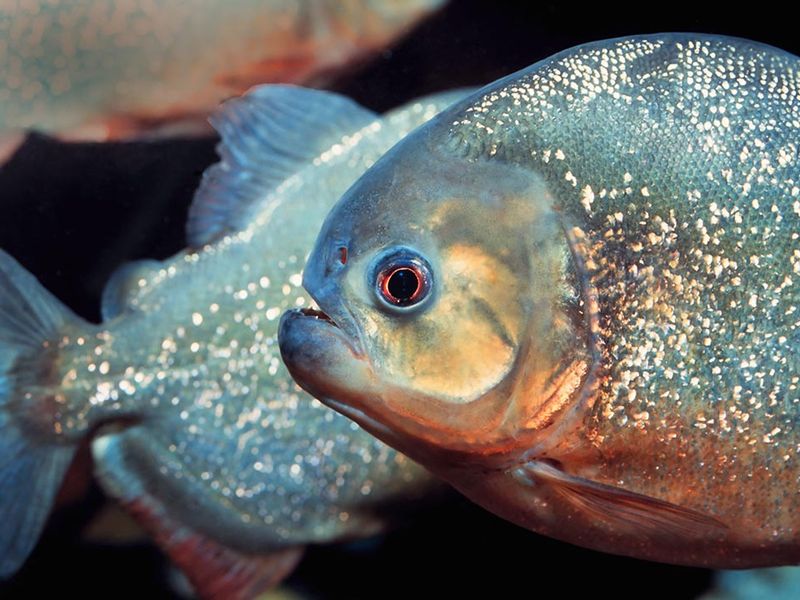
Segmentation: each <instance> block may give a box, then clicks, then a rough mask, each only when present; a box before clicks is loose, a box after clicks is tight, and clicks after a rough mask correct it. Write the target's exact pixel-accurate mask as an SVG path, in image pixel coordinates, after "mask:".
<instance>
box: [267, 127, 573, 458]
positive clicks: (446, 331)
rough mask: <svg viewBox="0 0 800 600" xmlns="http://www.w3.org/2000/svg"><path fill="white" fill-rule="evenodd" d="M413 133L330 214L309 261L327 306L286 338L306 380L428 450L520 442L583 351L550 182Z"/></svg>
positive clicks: (388, 436) (288, 322) (380, 430)
mask: <svg viewBox="0 0 800 600" xmlns="http://www.w3.org/2000/svg"><path fill="white" fill-rule="evenodd" d="M411 138H413V139H411V140H409V139H408V138H407V139H406V140H405V142H404V143H403V144H401V145H400V146H397V147H395V149H393V150H392V151H390V152H389V153H387V155H385V156H384V157H383V158H382V159H381V160H380V161H378V162H377V163H376V164H375V165H374V166H373V168H372V169H370V170H369V171H368V172H367V173H366V174H365V175H364V176H363V177H362V178H361V179H360V180H359V181H358V182H356V184H354V186H353V187H352V188H351V189H350V190H349V191H348V192H347V193H346V194H345V195H344V196H343V197H342V199H341V200H340V201H339V203H338V204H337V205H336V206H335V207H334V209H333V211H332V212H331V213H330V214H329V216H328V218H327V220H326V221H325V223H324V225H323V228H322V231H321V233H320V235H319V238H318V240H317V243H316V247H315V248H314V250H313V252H312V254H311V255H310V257H309V260H308V262H307V265H306V269H305V272H304V286H305V287H306V289H307V291H308V292H309V294H310V295H311V296H312V297H313V298H314V300H315V302H316V303H317V305H318V306H319V309H320V310H319V311H317V310H305V311H304V310H297V311H293V312H290V313H287V314H285V315H284V317H283V322H282V325H281V333H280V344H281V351H282V354H283V357H284V361H285V362H286V364H287V366H288V367H289V370H290V371H291V372H292V375H293V376H294V377H295V379H296V380H297V381H298V383H299V384H300V385H301V386H302V387H304V388H305V389H306V390H308V391H309V392H311V393H312V394H313V395H315V396H317V397H318V398H320V399H321V400H322V401H323V402H325V403H327V404H328V405H330V406H332V407H333V408H335V409H337V410H339V411H340V412H342V413H344V414H345V415H347V416H349V417H351V418H353V419H354V420H356V421H357V422H359V423H360V424H361V425H362V426H364V427H365V428H367V429H368V430H370V431H371V432H372V433H374V434H376V435H378V437H381V438H382V439H384V441H387V442H388V443H390V444H392V445H394V446H395V447H397V448H398V449H400V450H401V451H404V452H406V453H408V454H409V455H410V456H412V457H413V458H417V459H418V460H420V459H424V457H422V456H420V453H419V448H420V447H423V446H424V447H428V448H435V449H439V450H441V449H446V450H449V451H468V452H473V451H474V450H475V447H477V446H480V447H482V448H484V449H486V448H490V447H498V445H499V446H503V445H507V443H508V441H509V440H510V439H516V438H518V434H519V429H520V428H521V427H522V428H524V427H528V423H529V416H530V415H529V414H528V413H530V412H531V410H530V408H531V405H532V404H541V403H543V402H545V400H546V398H542V397H536V396H537V394H539V396H541V394H544V393H545V392H546V390H547V389H548V386H550V387H552V383H553V381H554V380H557V379H558V378H559V375H560V374H562V373H563V371H564V369H565V368H567V367H565V365H566V364H571V359H572V358H573V356H572V355H574V354H581V352H584V353H585V347H584V344H583V342H582V340H583V339H584V335H583V334H582V332H577V333H576V331H575V330H576V328H578V329H581V328H582V327H583V321H581V320H580V319H577V320H576V319H575V314H577V312H580V311H579V310H577V311H575V310H572V309H571V308H570V304H571V303H572V304H575V301H574V296H575V294H574V285H573V284H574V278H572V279H573V281H570V279H571V278H570V273H571V272H572V269H571V268H570V263H571V261H570V253H569V250H568V245H567V243H566V239H565V236H564V231H563V229H562V227H561V225H560V223H559V217H558V214H557V211H555V210H553V207H552V198H551V197H550V196H549V194H548V192H547V188H546V186H545V185H544V184H543V183H542V181H541V180H540V178H538V177H537V176H536V175H535V174H532V173H530V172H527V171H525V170H523V169H521V168H519V167H516V166H512V165H508V164H503V163H500V162H492V161H489V160H471V159H468V158H465V157H459V156H458V155H456V154H454V153H452V152H449V151H447V150H446V149H441V148H440V147H439V146H437V145H436V144H434V143H433V142H432V140H431V139H430V136H428V135H427V131H426V130H422V131H418V132H417V133H415V134H413V135H412V136H411ZM409 142H410V143H409ZM520 402H521V403H522V405H524V406H519V404H520ZM421 441H424V442H425V443H424V444H421V443H420V442H421Z"/></svg>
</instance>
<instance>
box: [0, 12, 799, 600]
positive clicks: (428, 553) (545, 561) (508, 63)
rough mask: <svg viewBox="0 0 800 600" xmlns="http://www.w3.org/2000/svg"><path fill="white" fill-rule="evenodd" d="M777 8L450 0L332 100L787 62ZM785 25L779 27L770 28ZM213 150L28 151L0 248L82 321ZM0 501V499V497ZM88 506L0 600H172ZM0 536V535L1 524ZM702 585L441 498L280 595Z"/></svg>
mask: <svg viewBox="0 0 800 600" xmlns="http://www.w3.org/2000/svg"><path fill="white" fill-rule="evenodd" d="M791 21H792V19H790V18H787V15H786V14H785V13H784V9H781V8H778V6H777V5H770V4H769V3H760V4H758V5H748V8H747V9H746V10H744V9H734V8H733V5H728V6H726V7H722V8H720V7H713V8H712V7H701V6H700V5H699V3H682V4H676V3H675V2H669V3H659V2H649V3H640V4H637V5H634V6H620V5H617V6H615V7H610V6H608V5H607V4H606V3H594V4H593V5H592V6H591V7H589V8H585V7H581V6H579V5H575V4H574V3H571V2H563V3H554V2H549V3H540V2H534V1H531V2H525V1H520V2H489V1H488V0H486V1H480V0H452V2H451V4H450V6H449V7H448V8H447V9H446V10H445V11H443V12H442V13H441V14H439V15H437V16H436V17H435V18H433V19H431V20H430V21H429V22H427V23H426V24H424V25H422V26H421V27H420V28H419V29H417V30H416V31H415V33H413V34H412V35H411V36H410V37H408V38H407V39H406V40H405V41H403V42H402V43H401V44H400V45H398V46H397V47H395V48H394V49H393V50H391V51H388V52H386V53H384V55H383V56H382V57H380V58H379V59H377V60H376V61H374V62H373V63H371V64H370V65H368V66H366V67H365V68H362V69H361V70H360V71H358V72H357V73H353V74H351V75H350V76H348V77H347V78H345V79H343V80H341V81H340V82H339V83H338V84H337V86H336V89H337V90H338V91H340V92H342V93H345V94H348V95H350V96H352V97H354V98H355V99H357V100H358V101H359V102H361V103H363V104H364V105H366V106H368V107H370V108H373V109H376V110H385V109H388V108H391V107H393V106H396V105H398V104H401V103H403V102H405V101H407V100H410V99H411V98H413V97H416V96H419V95H421V94H425V93H429V92H433V91H437V90H442V89H447V88H450V87H456V86H466V85H479V84H483V83H488V82H489V81H491V80H494V79H496V78H498V77H500V76H503V75H506V74H508V73H510V72H512V71H514V70H516V69H519V68H522V67H524V66H527V65H528V64H530V63H533V62H535V61H537V60H539V59H541V58H544V57H546V56H548V55H550V54H552V53H553V52H556V51H558V50H561V49H564V48H567V47H569V46H572V45H575V44H579V43H582V42H586V41H590V40H594V39H602V38H608V37H615V36H619V35H625V34H630V33H648V32H658V31H670V30H672V31H701V32H713V33H722V34H728V35H736V36H741V37H748V38H752V39H756V40H759V41H763V42H767V43H771V44H773V45H776V46H779V47H782V48H784V49H786V50H789V51H791V52H794V53H796V54H797V53H800V38H799V37H798V36H797V34H796V32H795V31H793V30H792V29H791V25H792V23H791ZM784 24H785V25H784ZM214 143H215V142H214V140H212V139H208V140H193V141H186V140H174V141H166V142H157V143H129V144H104V145H97V144H73V145H64V144H58V143H55V142H52V141H50V140H48V139H46V138H42V137H33V138H30V139H29V141H28V142H27V143H26V145H25V146H24V147H23V148H22V149H21V151H20V152H19V153H18V154H17V156H16V157H15V158H14V159H13V160H12V162H11V163H9V164H8V165H7V166H6V167H4V168H2V169H0V247H2V248H3V249H5V250H6V251H8V252H10V253H11V254H12V255H14V256H15V257H16V258H17V259H18V260H20V262H22V264H24V265H25V266H26V267H27V268H29V269H30V270H32V271H33V272H34V273H35V274H36V275H37V276H38V277H39V279H40V280H41V281H42V282H43V283H44V285H45V286H47V287H48V288H49V289H50V290H52V291H53V292H54V293H55V294H56V295H57V296H58V297H59V298H61V299H62V300H64V301H65V302H66V303H67V304H68V305H70V306H71V307H72V308H73V309H74V310H76V311H77V312H78V313H79V314H81V315H83V316H85V317H87V318H90V319H95V320H97V319H98V318H99V296H100V292H101V290H102V287H103V285H104V283H105V281H106V279H107V277H108V276H109V274H110V272H111V271H112V270H113V269H114V268H115V267H116V266H117V265H119V264H120V263H121V262H124V261H127V260H131V259H135V258H143V257H152V258H165V257H167V256H169V255H170V254H172V253H174V252H176V251H177V250H179V249H180V248H181V247H182V246H183V244H184V236H183V228H184V221H185V216H186V210H187V207H188V204H189V202H190V200H191V197H192V193H193V191H194V189H195V187H196V186H197V182H198V180H199V177H200V174H201V173H202V170H203V169H204V168H205V167H206V166H207V165H209V164H211V163H212V162H214V161H215V158H216V157H215V153H214V150H213V148H214ZM0 493H5V492H4V491H3V490H0ZM101 502H102V496H101V494H100V493H99V492H98V491H97V490H96V489H94V488H91V489H90V491H89V493H88V499H85V500H84V501H82V502H81V503H79V504H73V505H71V506H69V507H67V508H65V509H62V510H61V511H59V512H58V513H57V514H56V515H55V516H54V518H53V519H52V520H51V523H50V525H49V526H48V529H47V531H46V532H45V535H44V536H43V539H42V541H41V543H40V544H39V546H38V548H37V550H36V552H35V553H34V555H33V556H32V557H31V559H30V560H29V561H28V563H27V564H26V566H25V568H24V569H23V570H22V571H21V572H20V573H19V574H18V576H16V577H15V578H14V579H13V580H11V581H10V582H8V583H6V584H2V585H0V596H2V597H4V598H27V597H32V596H34V595H36V596H40V595H43V594H52V593H54V594H59V595H60V594H70V595H72V594H79V595H81V596H83V597H95V596H98V597H99V596H106V595H108V594H109V593H112V594H116V593H119V592H124V593H126V594H131V595H133V596H138V597H149V598H158V597H171V593H170V592H169V591H168V588H167V586H166V584H165V569H164V561H163V560H162V559H161V557H160V555H159V554H158V552H157V551H156V550H154V549H153V548H151V547H149V546H147V545H132V546H126V547H120V548H111V547H100V546H96V545H90V544H87V543H85V542H82V541H81V539H80V536H79V533H80V530H81V528H82V527H83V526H84V525H85V524H86V522H87V521H88V520H89V519H90V517H91V516H92V514H93V513H94V512H95V511H96V509H97V507H98V506H99V505H100V504H101ZM0 526H1V524H0ZM709 578H710V573H709V572H708V571H705V570H702V569H689V568H679V567H672V566H667V565H659V564H654V563H647V562H642V561H635V560H631V559H624V558H618V557H613V556H609V555H603V554H599V553H596V552H591V551H588V550H582V549H579V548H575V547H573V546H569V545H566V544H563V543H559V542H555V541H552V540H548V539H545V538H542V537H540V536H537V535H535V534H533V533H530V532H527V531H524V530H521V529H518V528H516V527H513V526H511V525H509V524H507V523H505V522H503V521H501V520H500V519H497V518H496V517H493V516H492V515H489V514H487V513H485V512H484V511H482V510H480V509H478V508H476V507H474V506H472V505H470V504H469V503H468V502H467V501H465V500H462V499H460V498H457V497H455V496H453V497H452V498H451V499H450V500H449V501H447V502H444V503H442V504H440V505H436V506H433V507H427V508H425V509H423V510H422V512H421V514H420V515H419V516H418V518H416V519H415V520H413V521H412V520H409V521H408V522H406V523H404V524H402V525H401V526H400V528H399V529H398V530H396V531H395V532H393V533H391V534H388V535H386V536H384V537H382V538H380V539H378V540H374V541H370V542H362V543H359V544H354V545H334V546H327V547H321V548H313V549H311V550H310V551H309V552H308V554H307V558H306V560H305V561H304V562H303V563H302V564H301V566H300V568H299V569H298V570H297V571H296V572H295V574H294V575H293V576H292V577H291V579H290V580H289V585H290V586H291V587H293V588H294V589H296V590H297V591H300V592H303V593H304V594H309V595H311V596H312V597H319V598H339V597H346V598H360V597H364V598H374V597H378V598H384V597H409V596H412V597H413V596H416V595H424V596H433V595H436V596H445V595H447V596H448V597H452V596H457V595H458V596H463V595H466V596H483V595H487V596H489V597H516V596H524V597H530V598H536V597H539V596H542V595H544V596H550V595H551V593H550V592H546V591H545V586H548V587H549V586H555V587H556V589H558V590H559V592H560V595H561V594H563V595H565V596H569V595H573V594H592V595H596V596H610V597H614V598H639V597H642V596H646V597H651V598H659V597H663V598H694V597H696V596H697V594H698V593H700V592H701V591H702V590H704V589H706V587H707V586H708V582H709Z"/></svg>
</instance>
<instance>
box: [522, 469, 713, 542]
mask: <svg viewBox="0 0 800 600" xmlns="http://www.w3.org/2000/svg"><path fill="white" fill-rule="evenodd" d="M514 475H515V476H516V477H517V478H518V479H520V480H522V481H525V482H527V483H531V482H536V481H537V480H538V481H539V482H546V483H547V484H549V485H550V486H551V487H552V489H553V490H555V491H556V493H558V494H559V495H560V496H562V497H563V498H564V499H565V500H567V501H568V502H570V503H571V504H572V505H573V506H576V507H578V508H580V509H582V510H584V511H586V512H587V513H589V514H590V515H592V516H593V517H595V518H597V519H600V520H603V521H605V522H607V523H610V524H612V525H614V526H615V528H618V529H620V530H623V531H625V530H627V531H628V532H630V533H632V534H638V535H646V536H648V537H654V538H659V537H660V538H664V537H673V538H675V537H678V538H686V537H692V538H708V537H720V536H722V535H724V534H725V532H726V530H727V529H728V527H727V526H726V525H725V524H724V523H722V522H720V521H718V520H717V519H715V518H714V517H712V516H710V515H707V514H704V513H701V512H698V511H695V510H692V509H689V508H686V507H683V506H678V505H677V504H672V503H670V502H665V501H664V500H659V499H658V498H653V497H650V496H645V495H642V494H637V493H635V492H630V491H628V490H624V489H622V488H617V487H614V486H610V485H605V484H602V483H597V482H594V481H589V480H587V479H583V478H581V477H576V476H574V475H570V474H568V473H565V472H564V471H562V470H561V469H559V468H558V467H556V466H554V465H552V464H550V463H549V462H545V461H537V460H534V461H530V462H528V463H525V465H523V466H522V467H519V468H518V469H517V470H516V471H515V472H514Z"/></svg>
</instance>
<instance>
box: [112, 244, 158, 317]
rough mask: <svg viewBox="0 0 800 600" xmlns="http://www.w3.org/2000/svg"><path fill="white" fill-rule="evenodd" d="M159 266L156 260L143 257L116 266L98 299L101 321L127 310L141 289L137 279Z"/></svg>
mask: <svg viewBox="0 0 800 600" xmlns="http://www.w3.org/2000/svg"><path fill="white" fill-rule="evenodd" d="M161 266H162V265H161V263H160V262H158V261H157V260H149V259H144V260H135V261H132V262H129V263H125V264H124V265H121V266H120V267H119V268H117V270H116V271H114V272H113V273H112V274H111V277H110V278H109V280H108V282H107V283H106V286H105V288H103V295H102V298H101V301H100V312H101V314H102V316H103V321H110V320H111V319H113V318H114V317H118V316H119V315H121V314H123V313H125V312H127V311H128V309H129V308H130V305H131V300H132V299H133V298H134V297H135V296H136V294H137V293H138V292H139V291H140V290H141V287H140V286H139V280H140V279H149V278H150V277H152V276H153V273H154V272H155V271H158V270H159V269H161Z"/></svg>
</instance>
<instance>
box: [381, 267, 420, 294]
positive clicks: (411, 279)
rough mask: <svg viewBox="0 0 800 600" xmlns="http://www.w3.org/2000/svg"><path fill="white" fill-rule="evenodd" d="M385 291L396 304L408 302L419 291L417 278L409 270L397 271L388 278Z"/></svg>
mask: <svg viewBox="0 0 800 600" xmlns="http://www.w3.org/2000/svg"><path fill="white" fill-rule="evenodd" d="M386 289H387V290H388V291H389V293H390V294H391V295H392V298H394V299H395V300H396V301H397V302H408V301H409V300H411V298H413V297H414V294H416V292H417V290H418V289H419V277H417V274H416V273H414V271H412V270H411V269H409V268H407V267H404V268H401V269H397V270H396V271H395V272H394V273H392V274H391V275H390V276H389V281H388V282H387V284H386Z"/></svg>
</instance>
